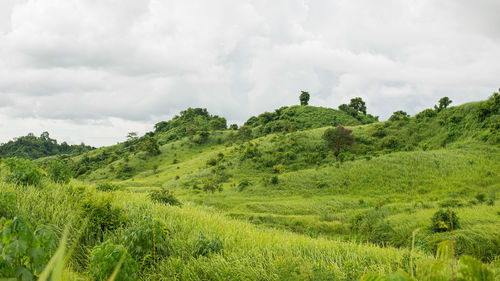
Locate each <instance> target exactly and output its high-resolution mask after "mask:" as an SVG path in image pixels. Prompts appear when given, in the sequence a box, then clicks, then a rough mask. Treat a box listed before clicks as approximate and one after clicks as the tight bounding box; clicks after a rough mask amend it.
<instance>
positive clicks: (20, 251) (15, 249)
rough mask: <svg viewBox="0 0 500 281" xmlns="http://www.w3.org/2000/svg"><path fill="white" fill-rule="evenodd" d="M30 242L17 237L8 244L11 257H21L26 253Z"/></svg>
mask: <svg viewBox="0 0 500 281" xmlns="http://www.w3.org/2000/svg"><path fill="white" fill-rule="evenodd" d="M27 249H28V244H27V243H26V241H24V240H19V239H16V240H14V241H12V242H11V243H10V244H9V246H7V249H6V252H7V255H9V256H11V257H21V256H23V255H24V254H25V253H26V250H27Z"/></svg>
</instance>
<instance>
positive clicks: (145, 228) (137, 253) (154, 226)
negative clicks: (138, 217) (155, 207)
mask: <svg viewBox="0 0 500 281" xmlns="http://www.w3.org/2000/svg"><path fill="white" fill-rule="evenodd" d="M123 244H124V245H126V248H127V251H128V252H129V253H130V255H131V256H132V257H133V258H134V259H136V260H137V261H139V262H140V264H141V266H142V267H147V266H151V265H153V264H156V263H157V260H158V257H163V256H168V255H170V253H171V251H172V245H171V243H170V240H169V237H168V228H167V227H166V225H165V224H164V223H163V222H162V221H159V220H153V219H151V218H147V219H145V220H143V221H141V223H140V224H139V225H138V226H137V227H134V228H129V229H128V230H127V231H125V234H124V236H123Z"/></svg>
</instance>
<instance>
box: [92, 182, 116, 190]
mask: <svg viewBox="0 0 500 281" xmlns="http://www.w3.org/2000/svg"><path fill="white" fill-rule="evenodd" d="M96 188H97V190H99V191H115V190H118V189H120V187H119V186H118V185H116V184H112V183H109V182H104V183H100V184H98V185H97V186H96Z"/></svg>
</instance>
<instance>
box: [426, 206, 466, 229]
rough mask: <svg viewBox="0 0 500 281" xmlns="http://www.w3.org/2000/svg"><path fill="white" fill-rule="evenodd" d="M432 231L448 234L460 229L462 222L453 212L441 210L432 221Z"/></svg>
mask: <svg viewBox="0 0 500 281" xmlns="http://www.w3.org/2000/svg"><path fill="white" fill-rule="evenodd" d="M431 222H432V225H431V231H432V232H434V233H436V232H446V231H451V230H455V229H458V228H460V222H459V219H458V217H457V215H456V214H455V212H453V211H452V210H439V211H437V212H436V213H434V216H432V219H431Z"/></svg>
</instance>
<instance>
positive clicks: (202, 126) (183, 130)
mask: <svg viewBox="0 0 500 281" xmlns="http://www.w3.org/2000/svg"><path fill="white" fill-rule="evenodd" d="M226 124H227V122H226V119H225V118H224V117H219V116H217V115H210V114H209V113H208V111H207V109H206V108H191V107H190V108H188V109H186V110H184V111H181V112H180V115H176V116H174V118H172V120H170V121H161V122H159V123H156V125H155V131H154V135H155V136H158V137H159V138H160V139H164V140H166V141H172V140H178V139H181V138H183V137H185V136H189V135H194V134H196V132H199V131H205V132H208V131H209V130H225V129H226V127H227V125H226Z"/></svg>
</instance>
